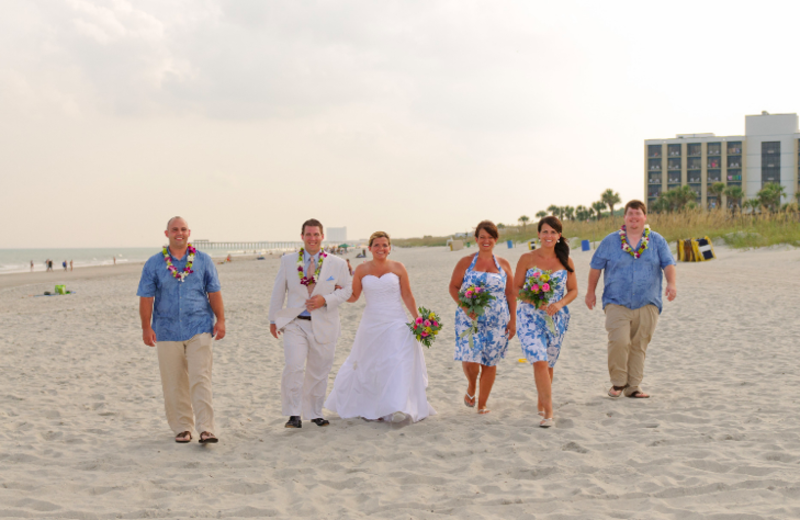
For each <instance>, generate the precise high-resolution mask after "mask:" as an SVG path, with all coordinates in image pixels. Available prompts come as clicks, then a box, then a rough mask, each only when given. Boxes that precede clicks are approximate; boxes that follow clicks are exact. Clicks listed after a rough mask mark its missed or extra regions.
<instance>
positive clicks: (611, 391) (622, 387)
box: [608, 385, 628, 399]
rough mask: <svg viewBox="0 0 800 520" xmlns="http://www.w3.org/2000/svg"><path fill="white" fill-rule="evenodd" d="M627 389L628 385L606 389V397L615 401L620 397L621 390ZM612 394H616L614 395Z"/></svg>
mask: <svg viewBox="0 0 800 520" xmlns="http://www.w3.org/2000/svg"><path fill="white" fill-rule="evenodd" d="M626 388H628V385H625V386H612V387H611V388H609V389H608V397H613V398H614V399H616V398H617V397H619V396H621V395H622V392H623V390H625V389H626ZM614 392H617V393H616V394H615V393H614Z"/></svg>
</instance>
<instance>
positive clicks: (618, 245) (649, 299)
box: [590, 231, 675, 313]
mask: <svg viewBox="0 0 800 520" xmlns="http://www.w3.org/2000/svg"><path fill="white" fill-rule="evenodd" d="M642 240H644V237H642ZM640 245H641V241H640V242H639V243H638V244H636V246H635V247H634V246H633V245H632V244H631V248H632V249H633V250H634V251H636V250H638V248H639V246H640ZM590 265H591V268H592V269H600V270H603V269H604V270H605V271H604V272H603V282H604V283H605V287H604V288H603V308H604V309H605V307H606V305H608V304H614V305H622V306H623V307H627V308H629V309H632V310H634V309H639V308H641V307H644V306H645V305H655V306H656V307H657V308H658V312H659V313H661V277H662V275H661V272H662V270H664V268H666V267H667V266H670V265H675V258H674V257H673V256H672V252H671V251H670V250H669V245H668V244H667V241H666V240H664V237H662V236H661V235H659V234H658V233H656V232H655V231H651V232H650V244H649V245H648V247H647V249H645V250H644V253H642V256H640V257H639V258H633V256H631V254H630V253H627V252H625V251H623V250H622V239H621V237H620V236H619V232H617V231H615V232H614V233H611V234H610V235H608V236H607V237H605V238H604V239H603V241H602V242H600V246H598V248H597V251H595V252H594V256H592V262H591V264H590Z"/></svg>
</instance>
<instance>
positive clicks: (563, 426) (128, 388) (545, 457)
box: [0, 248, 800, 519]
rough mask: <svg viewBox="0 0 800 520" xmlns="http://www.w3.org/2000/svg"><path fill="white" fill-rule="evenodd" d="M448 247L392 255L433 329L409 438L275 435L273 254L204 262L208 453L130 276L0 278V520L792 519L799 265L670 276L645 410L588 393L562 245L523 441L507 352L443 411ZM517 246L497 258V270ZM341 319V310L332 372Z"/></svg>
mask: <svg viewBox="0 0 800 520" xmlns="http://www.w3.org/2000/svg"><path fill="white" fill-rule="evenodd" d="M466 252H469V250H467V251H465V252H458V253H450V252H448V251H445V250H444V249H427V250H426V249H406V250H396V251H395V252H394V253H393V258H395V259H397V260H400V261H403V262H404V263H405V264H406V266H407V267H408V270H409V273H410V276H411V278H412V288H413V289H414V291H415V295H416V298H417V302H418V303H419V304H421V305H426V306H429V307H433V308H435V309H437V310H438V311H439V312H440V313H441V314H442V316H443V317H444V318H445V320H446V328H445V330H444V332H443V333H442V336H441V337H440V339H439V341H438V342H437V343H436V344H435V345H434V347H433V348H431V349H430V351H427V352H426V354H427V363H428V371H429V376H430V387H429V389H428V396H429V400H430V402H431V404H432V405H433V406H434V407H435V408H436V410H437V411H438V412H439V415H437V416H435V417H432V418H429V419H426V420H424V421H422V422H420V423H417V424H413V425H411V424H408V423H394V424H380V423H367V422H364V421H361V420H340V419H338V418H337V417H336V416H335V415H333V414H331V417H330V418H331V422H332V425H331V427H329V428H324V429H320V428H317V427H315V426H314V425H312V424H310V423H306V424H304V427H303V429H301V430H286V429H284V428H283V423H284V421H285V418H284V417H282V416H281V415H280V396H279V391H280V390H279V385H280V371H281V369H282V367H283V353H282V348H281V345H280V343H279V342H278V341H276V340H274V339H272V337H271V336H269V334H268V322H267V320H266V315H267V307H268V296H269V293H270V290H271V288H272V281H273V279H274V276H275V271H276V269H277V262H276V261H275V260H274V259H272V260H265V261H251V262H236V263H233V264H228V265H223V266H219V271H220V276H221V279H222V283H223V295H224V299H225V303H226V311H227V317H228V331H229V332H228V334H229V335H228V337H227V338H225V339H224V340H222V341H220V342H219V343H217V344H216V346H215V348H216V351H215V366H214V385H215V386H214V392H215V396H214V399H215V409H216V412H217V421H218V424H219V427H220V430H219V431H218V432H217V433H218V436H219V437H220V438H221V442H220V443H219V444H217V445H215V446H209V447H205V448H204V447H201V446H200V445H199V444H197V443H196V442H193V443H192V444H190V445H178V444H175V443H174V442H172V433H171V432H170V431H169V430H168V428H167V425H166V420H165V418H164V413H163V401H162V397H161V388H160V383H159V377H158V368H157V360H156V355H155V351H154V349H150V348H148V347H146V346H144V345H143V344H142V342H141V334H140V330H139V323H138V320H139V319H138V312H137V309H138V300H137V298H136V296H135V292H136V285H137V282H138V270H136V271H135V272H134V271H132V270H130V269H125V270H124V272H122V273H119V274H115V275H104V276H100V277H92V276H87V277H83V276H82V277H80V278H75V279H74V280H72V281H70V282H69V284H70V288H71V289H73V290H76V291H77V294H75V295H70V296H61V297H51V298H33V297H30V296H29V295H30V294H34V293H42V292H43V291H44V290H51V289H52V287H51V286H50V284H49V283H48V284H47V285H44V284H40V285H25V286H16V287H11V286H8V285H7V286H3V287H4V288H0V316H2V319H3V322H4V327H3V329H2V331H0V356H2V361H3V363H2V377H0V424H2V428H0V468H2V469H1V470H0V517H3V518H69V519H111V518H189V517H194V518H261V517H289V516H293V517H303V518H367V517H371V518H397V519H400V518H403V519H407V518H441V517H443V516H456V517H458V518H463V519H471V518H531V517H535V518H542V519H557V518H558V519H563V518H581V519H606V518H607V519H612V518H613V519H620V518H623V519H662V518H663V519H667V518H681V519H695V518H716V519H777V518H798V517H800V403H799V402H798V401H800V399H799V398H798V395H797V393H796V392H797V389H798V388H799V387H800V377H798V369H797V366H798V359H799V358H800V355H799V354H798V352H797V338H798V337H800V325H798V323H799V320H798V319H797V317H796V313H797V312H798V311H797V308H798V305H797V303H798V296H797V294H798V292H799V291H800V251H796V250H789V251H780V250H778V251H776V250H772V251H755V252H753V251H750V252H738V251H730V250H724V249H723V250H721V251H718V253H719V256H720V258H719V259H718V260H715V261H713V262H709V263H704V264H681V265H679V266H678V275H679V287H678V290H679V294H678V299H677V300H676V301H675V302H673V303H671V304H665V311H664V313H663V315H662V317H661V320H660V323H659V326H658V330H657V332H656V336H655V338H654V341H653V342H652V344H651V345H650V349H649V357H648V361H647V370H646V376H645V383H644V387H645V389H646V390H647V391H648V392H650V393H652V394H653V398H651V399H649V400H633V399H624V398H623V399H619V400H612V399H610V398H608V397H606V395H605V391H606V389H607V386H608V374H607V371H606V356H605V333H604V329H603V314H602V313H601V312H599V311H594V312H590V311H588V310H587V309H586V308H585V306H584V305H583V304H582V300H583V290H584V289H585V285H586V274H587V266H588V261H589V253H581V252H576V253H575V255H574V258H575V262H576V265H577V269H578V275H579V282H580V288H581V296H580V297H579V299H578V300H576V302H575V303H573V304H572V305H571V311H572V313H573V318H572V323H571V329H570V331H569V332H568V333H567V337H566V340H565V343H564V349H563V351H562V355H561V358H560V360H559V363H558V365H557V367H556V376H555V383H554V397H555V407H556V411H555V414H556V427H555V428H552V429H550V430H543V429H540V428H538V427H537V424H538V420H537V417H536V406H535V398H536V393H535V387H534V382H533V376H532V371H531V368H530V366H529V365H527V364H521V363H518V362H517V359H518V358H519V357H520V355H521V352H520V346H519V342H518V340H516V339H514V340H513V341H512V344H511V346H510V349H509V354H508V356H507V358H506V360H505V361H504V362H502V363H501V365H500V367H499V370H498V378H497V383H496V385H495V388H494V391H493V394H492V397H491V399H490V402H489V405H490V408H491V409H492V413H491V414H489V415H487V416H479V415H477V414H476V413H475V411H474V410H473V409H468V408H466V407H465V406H464V405H463V404H462V403H461V398H462V395H463V392H464V390H465V388H466V382H465V379H464V376H463V374H462V372H461V367H460V364H457V363H455V362H453V361H452V344H453V341H454V335H453V328H452V323H453V313H454V310H455V305H454V304H453V303H452V301H451V300H450V299H449V296H448V294H447V282H448V279H449V276H450V272H451V269H452V266H453V265H454V264H455V262H456V261H457V259H458V258H459V257H460V256H461V254H462V253H466ZM522 252H523V251H522V249H520V248H517V249H513V250H507V249H500V248H498V253H499V254H500V255H502V256H505V257H506V258H508V259H509V260H511V261H512V265H513V264H514V263H515V262H516V259H517V258H518V256H519V255H520V254H521V253H522ZM356 261H357V260H354V259H352V255H351V262H356ZM104 272H108V270H106V271H104ZM10 285H13V284H10ZM362 309H363V300H362V301H361V302H358V303H356V304H352V305H348V306H346V307H345V309H344V311H343V325H344V327H343V335H342V338H341V339H340V341H339V346H338V350H337V355H336V363H335V366H334V373H335V371H336V370H337V369H338V367H339V366H340V365H341V364H342V362H343V361H344V359H345V357H346V356H347V353H348V351H349V345H350V343H351V342H352V339H353V337H354V335H355V330H356V328H357V325H358V320H359V318H360V313H361V310H362ZM332 384H333V378H332V377H331V379H330V383H329V389H330V386H331V385H332Z"/></svg>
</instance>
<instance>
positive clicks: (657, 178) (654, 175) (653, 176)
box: [647, 172, 661, 184]
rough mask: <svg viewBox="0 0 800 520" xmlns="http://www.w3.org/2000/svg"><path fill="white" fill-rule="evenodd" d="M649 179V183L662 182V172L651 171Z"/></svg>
mask: <svg viewBox="0 0 800 520" xmlns="http://www.w3.org/2000/svg"><path fill="white" fill-rule="evenodd" d="M647 181H648V183H649V184H661V172H650V173H649V175H648V177H647Z"/></svg>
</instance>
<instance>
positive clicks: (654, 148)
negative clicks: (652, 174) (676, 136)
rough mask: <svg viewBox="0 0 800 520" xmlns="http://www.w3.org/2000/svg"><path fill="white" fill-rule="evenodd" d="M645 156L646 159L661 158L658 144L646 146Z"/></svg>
mask: <svg viewBox="0 0 800 520" xmlns="http://www.w3.org/2000/svg"><path fill="white" fill-rule="evenodd" d="M647 156H648V157H661V145H660V144H650V145H647Z"/></svg>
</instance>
